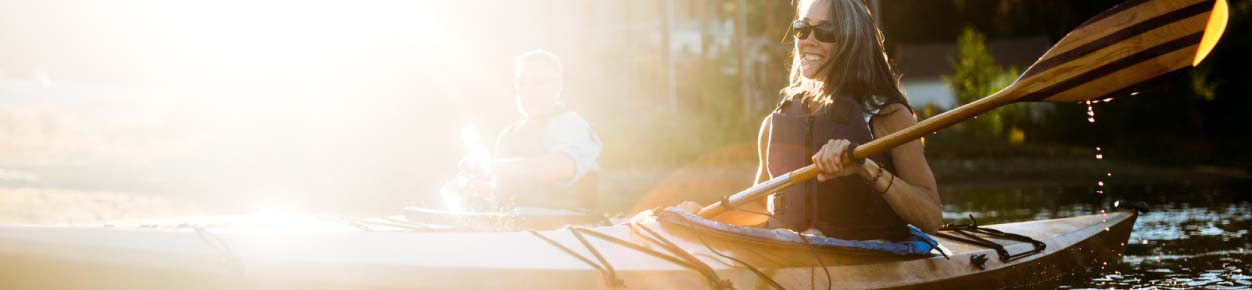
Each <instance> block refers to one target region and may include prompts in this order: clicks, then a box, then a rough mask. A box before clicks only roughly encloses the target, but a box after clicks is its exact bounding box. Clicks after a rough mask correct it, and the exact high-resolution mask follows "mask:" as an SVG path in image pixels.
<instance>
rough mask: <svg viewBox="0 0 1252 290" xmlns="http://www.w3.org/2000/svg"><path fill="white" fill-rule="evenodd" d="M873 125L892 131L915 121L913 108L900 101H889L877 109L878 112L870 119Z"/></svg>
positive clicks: (910, 124)
mask: <svg viewBox="0 0 1252 290" xmlns="http://www.w3.org/2000/svg"><path fill="white" fill-rule="evenodd" d="M871 120H872V122H873V123H874V127H878V128H881V129H885V130H887V131H888V132H894V131H897V130H900V129H904V128H905V127H908V126H912V125H913V124H914V123H917V119H916V118H915V117H914V116H913V110H910V109H909V107H908V106H906V105H904V104H901V103H891V104H887V105H884V106H882V108H879V109H878V114H876V115H874V117H873V118H872V119H871Z"/></svg>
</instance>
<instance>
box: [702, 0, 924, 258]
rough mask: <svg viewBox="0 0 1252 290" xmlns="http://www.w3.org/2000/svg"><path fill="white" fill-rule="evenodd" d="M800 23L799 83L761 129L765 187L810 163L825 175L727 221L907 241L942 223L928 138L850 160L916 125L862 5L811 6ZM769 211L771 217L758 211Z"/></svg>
mask: <svg viewBox="0 0 1252 290" xmlns="http://www.w3.org/2000/svg"><path fill="white" fill-rule="evenodd" d="M797 12H798V15H799V17H798V20H796V21H795V22H793V23H792V31H793V33H792V37H794V40H795V50H794V51H793V52H792V54H793V60H792V66H791V77H790V79H791V84H790V85H789V86H788V87H787V88H785V89H783V90H782V94H783V101H782V102H781V104H779V105H778V108H777V109H775V110H774V112H772V113H771V114H770V115H769V116H768V117H766V118H765V120H764V121H763V122H762V123H761V129H760V135H759V137H758V138H757V146H758V147H757V152H758V157H759V160H760V166H759V167H758V168H757V174H756V182H757V183H760V182H763V181H766V180H768V179H770V178H773V177H776V176H779V175H783V174H786V173H787V172H790V171H792V170H796V169H799V168H800V167H803V166H805V165H808V164H810V163H812V164H816V165H817V168H818V169H819V170H820V174H819V175H818V177H817V180H815V181H808V182H805V183H802V184H797V185H795V186H792V187H791V188H788V189H785V190H784V191H783V192H780V193H776V194H774V195H773V196H771V197H770V199H769V200H768V204H767V201H764V200H763V201H762V202H760V203H758V204H753V205H749V206H748V208H745V210H743V211H737V212H731V213H727V214H724V215H723V216H721V217H719V220H722V221H726V222H730V223H735V224H761V223H762V222H765V221H768V225H769V226H770V227H775V228H789V229H792V230H796V231H805V232H817V233H820V234H823V235H826V236H831V237H836V238H842V239H852V240H893V241H895V240H903V239H906V238H907V237H908V235H909V234H908V227H907V225H909V224H911V225H914V226H916V227H918V228H919V229H921V230H923V231H925V232H934V231H935V230H936V229H938V228H939V226H940V223H941V221H942V215H941V211H940V202H939V193H938V191H937V190H936V185H935V178H934V174H933V173H932V172H931V171H930V165H928V164H927V163H926V157H925V155H924V154H923V153H922V143H921V142H920V141H918V140H914V141H912V142H909V143H906V144H904V145H900V146H898V147H895V148H893V149H891V150H889V152H885V153H882V154H878V155H876V156H871V157H870V158H867V159H865V160H864V161H863V162H862V163H860V164H854V163H855V162H849V163H845V162H844V161H843V160H844V158H842V156H843V155H844V154H845V151H848V150H851V147H852V146H850V145H851V144H853V142H855V143H859V144H864V143H867V142H869V141H871V140H872V139H873V138H875V137H876V136H885V135H887V134H891V133H892V132H895V131H897V130H900V129H903V128H906V127H908V126H910V125H913V124H914V123H916V119H915V118H914V116H913V112H912V110H911V109H910V108H909V105H908V100H906V99H905V97H904V94H903V93H901V91H900V86H899V81H898V78H897V77H896V75H895V74H894V73H893V72H892V70H891V66H890V64H889V63H888V61H887V57H886V55H885V53H884V50H883V47H882V35H881V33H880V32H879V31H878V28H877V27H876V26H875V24H874V20H873V19H872V18H871V16H870V13H869V10H868V9H867V8H866V7H865V5H864V3H862V2H861V0H801V1H800V3H799V5H798V6H797ZM764 209H768V210H769V211H770V213H771V215H770V216H768V217H767V216H764V215H760V214H753V213H752V212H760V211H761V210H764Z"/></svg>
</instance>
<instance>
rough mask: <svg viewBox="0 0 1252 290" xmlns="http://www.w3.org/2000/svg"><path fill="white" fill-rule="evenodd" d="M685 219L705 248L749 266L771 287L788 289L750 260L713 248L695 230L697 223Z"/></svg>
mask: <svg viewBox="0 0 1252 290" xmlns="http://www.w3.org/2000/svg"><path fill="white" fill-rule="evenodd" d="M683 221H684V222H685V223H687V227H688V228H687V231H688V232H691V234H692V235H695V236H696V239H698V240H700V243H701V244H704V248H706V249H708V250H709V252H712V253H713V254H715V255H717V256H719V257H722V258H726V259H729V260H731V261H734V262H735V263H739V264H740V265H743V266H744V267H746V268H748V270H751V271H752V273H753V274H756V276H757V277H759V278H761V279H763V280H765V282H767V283H769V285H770V287H774V289H779V290H786V289H787V288H783V286H782V284H778V281H774V278H773V277H770V276H769V274H765V272H764V271H761V270H760V269H757V267H755V266H752V264H748V262H745V261H743V260H740V259H738V258H735V257H731V256H730V255H726V254H723V253H722V252H721V251H718V250H717V249H714V248H713V246H711V245H709V242H708V241H705V240H704V236H703V235H701V234H700V231H697V230H694V229H695V227H696V225H695V224H692V223H691V221H690V220H686V219H684V220H683Z"/></svg>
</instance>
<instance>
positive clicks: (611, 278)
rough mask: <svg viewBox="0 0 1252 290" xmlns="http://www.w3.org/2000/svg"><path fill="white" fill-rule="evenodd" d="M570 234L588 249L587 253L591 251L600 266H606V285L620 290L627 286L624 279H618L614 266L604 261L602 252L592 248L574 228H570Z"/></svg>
mask: <svg viewBox="0 0 1252 290" xmlns="http://www.w3.org/2000/svg"><path fill="white" fill-rule="evenodd" d="M569 232H570V234H572V235H574V238H577V239H578V242H580V243H582V244H583V247H585V248H587V251H591V254H592V255H594V256H596V260H599V261H600V265H603V266H604V269H603V271H604V272H605V274H606V277H605V283H608V285H609V287H614V288H620V287H625V286H626V283H624V282H622V279H619V278H617V272H616V271H614V270H613V265H612V264H609V261H608V260H606V259H604V255H600V251H599V250H596V247H594V246H592V245H591V243H590V242H587V238H584V237H583V235H582V234H581V233H579V232H578V231H576V230H574V228H570V231H569Z"/></svg>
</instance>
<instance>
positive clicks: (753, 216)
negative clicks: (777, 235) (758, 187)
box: [714, 116, 770, 226]
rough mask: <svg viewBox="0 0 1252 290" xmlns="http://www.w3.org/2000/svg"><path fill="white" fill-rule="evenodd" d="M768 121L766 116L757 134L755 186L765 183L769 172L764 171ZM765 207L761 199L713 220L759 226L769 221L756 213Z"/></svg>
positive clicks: (767, 145)
mask: <svg viewBox="0 0 1252 290" xmlns="http://www.w3.org/2000/svg"><path fill="white" fill-rule="evenodd" d="M769 119H770V117H768V116H767V117H765V120H764V121H761V129H760V131H759V132H757V137H756V158H757V167H756V178H755V180H754V181H753V183H752V184H757V183H761V182H765V181H766V180H769V172H768V171H766V169H765V152H767V150H768V149H769V132H770V130H769V126H770V121H769ZM767 198H768V197H767ZM767 207H768V206H767V201H766V198H762V199H760V200H754V201H752V202H751V203H748V204H744V205H742V206H739V208H741V209H744V210H743V211H727V212H725V213H722V214H721V215H718V216H717V217H716V218H714V220H716V221H719V222H723V223H728V224H733V225H741V226H753V225H759V224H762V223H765V221H767V220H768V219H769V216H765V215H760V214H757V213H763V212H766V211H768V210H769V209H768V208H767ZM749 211H750V212H749Z"/></svg>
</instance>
